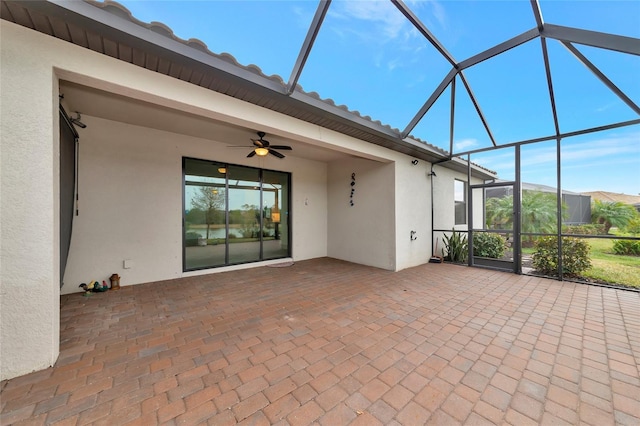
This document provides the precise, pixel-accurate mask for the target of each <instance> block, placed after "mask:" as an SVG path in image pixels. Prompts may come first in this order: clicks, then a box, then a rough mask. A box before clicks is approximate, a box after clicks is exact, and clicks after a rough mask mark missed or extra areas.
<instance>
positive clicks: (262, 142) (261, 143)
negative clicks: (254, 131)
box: [251, 139, 265, 148]
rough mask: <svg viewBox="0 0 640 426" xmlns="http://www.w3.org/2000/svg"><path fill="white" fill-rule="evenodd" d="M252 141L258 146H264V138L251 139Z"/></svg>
mask: <svg viewBox="0 0 640 426" xmlns="http://www.w3.org/2000/svg"><path fill="white" fill-rule="evenodd" d="M251 142H253V144H254V145H255V146H257V147H258V148H264V142H265V141H263V140H262V139H251Z"/></svg>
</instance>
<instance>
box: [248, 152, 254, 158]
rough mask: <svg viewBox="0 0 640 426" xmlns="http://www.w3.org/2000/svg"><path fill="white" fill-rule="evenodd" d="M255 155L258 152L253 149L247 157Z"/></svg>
mask: <svg viewBox="0 0 640 426" xmlns="http://www.w3.org/2000/svg"><path fill="white" fill-rule="evenodd" d="M254 155H256V152H255V151H251V152H250V153H249V155H247V158H251V157H253V156H254Z"/></svg>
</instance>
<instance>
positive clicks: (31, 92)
mask: <svg viewBox="0 0 640 426" xmlns="http://www.w3.org/2000/svg"><path fill="white" fill-rule="evenodd" d="M0 31H1V35H2V36H1V37H0V64H1V66H0V94H1V97H2V101H1V102H0V126H1V127H0V128H1V129H2V133H1V135H0V156H1V160H0V161H1V163H0V218H1V222H0V223H1V225H0V230H1V231H0V232H1V234H0V236H1V239H0V241H1V246H0V323H1V333H0V379H4V378H9V377H13V376H16V375H19V374H24V373H28V372H31V371H34V370H38V369H42V368H46V367H47V366H50V365H52V364H53V362H54V361H55V359H56V357H57V356H58V347H59V343H58V334H59V323H60V321H59V288H58V282H59V257H58V251H59V250H58V247H59V242H58V241H59V232H58V226H57V224H58V220H59V218H58V211H59V208H58V197H57V196H56V194H57V192H58V185H59V180H58V163H57V159H58V156H59V150H58V139H57V136H55V135H57V134H58V127H57V126H58V125H57V122H58V119H57V91H58V90H57V80H56V79H55V78H54V75H53V70H52V67H51V64H50V63H48V61H47V60H46V59H44V60H43V57H42V56H41V55H39V54H38V52H37V51H30V49H27V48H25V46H24V45H22V44H21V43H18V44H14V43H11V42H10V41H11V40H12V39H14V38H15V37H16V35H15V34H14V33H15V31H14V28H13V26H10V25H7V24H6V23H5V21H2V27H0ZM19 33H23V31H19ZM24 37H27V38H28V35H25V36H24ZM43 55H44V56H45V57H46V56H50V55H46V54H45V52H43Z"/></svg>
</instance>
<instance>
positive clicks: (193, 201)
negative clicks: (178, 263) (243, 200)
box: [184, 159, 227, 270]
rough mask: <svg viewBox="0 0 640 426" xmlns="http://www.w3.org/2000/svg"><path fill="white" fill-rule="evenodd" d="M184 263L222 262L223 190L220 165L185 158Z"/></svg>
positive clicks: (196, 266) (197, 266)
mask: <svg viewBox="0 0 640 426" xmlns="http://www.w3.org/2000/svg"><path fill="white" fill-rule="evenodd" d="M184 170H185V178H184V179H185V185H184V265H185V269H186V270H191V269H202V268H210V267H213V266H220V265H224V264H225V241H226V238H227V235H226V213H225V211H226V202H227V200H226V191H225V174H224V172H225V168H224V165H223V164H218V163H214V162H211V161H201V160H192V159H185V165H184Z"/></svg>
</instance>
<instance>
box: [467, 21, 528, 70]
mask: <svg viewBox="0 0 640 426" xmlns="http://www.w3.org/2000/svg"><path fill="white" fill-rule="evenodd" d="M538 36H540V30H538V28H533V29H531V30H529V31H525V32H524V33H522V34H520V35H517V36H515V37H514V38H512V39H509V40H507V41H505V42H502V43H500V44H497V45H495V46H493V47H491V48H489V49H487V50H485V51H484V52H480V53H478V54H477V55H474V56H472V57H470V58H468V59H465V60H464V61H462V62H460V63H459V64H458V68H459V69H460V70H464V69H467V68H469V67H472V66H474V65H476V64H479V63H480V62H482V61H486V60H487V59H490V58H492V57H494V56H497V55H499V54H501V53H504V52H506V51H507V50H510V49H513V48H514V47H518V46H520V45H521V44H524V43H526V42H528V41H531V40H533V39H534V38H536V37H538Z"/></svg>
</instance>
